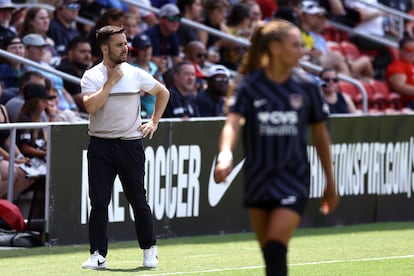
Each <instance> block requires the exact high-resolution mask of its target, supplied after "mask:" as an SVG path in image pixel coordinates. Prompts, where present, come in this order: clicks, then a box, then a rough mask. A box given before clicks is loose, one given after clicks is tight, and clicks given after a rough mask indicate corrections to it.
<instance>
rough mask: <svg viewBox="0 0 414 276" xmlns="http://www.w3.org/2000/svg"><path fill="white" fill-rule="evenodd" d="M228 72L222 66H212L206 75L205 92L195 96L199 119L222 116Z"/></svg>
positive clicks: (227, 86) (228, 80) (227, 84)
mask: <svg viewBox="0 0 414 276" xmlns="http://www.w3.org/2000/svg"><path fill="white" fill-rule="evenodd" d="M229 78H230V72H229V70H227V68H226V67H224V66H223V65H213V66H212V67H210V69H209V70H208V73H207V90H205V91H202V92H199V93H198V94H197V95H196V102H197V105H198V110H199V112H200V116H201V117H214V116H224V108H223V107H224V99H225V96H226V93H227V90H228V88H229V82H230V79H229Z"/></svg>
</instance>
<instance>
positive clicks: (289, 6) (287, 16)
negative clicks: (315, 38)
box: [273, 0, 302, 27]
mask: <svg viewBox="0 0 414 276" xmlns="http://www.w3.org/2000/svg"><path fill="white" fill-rule="evenodd" d="M301 2H302V0H277V6H278V7H277V9H276V11H275V13H274V14H273V18H280V19H284V20H287V21H289V22H291V23H293V24H295V25H296V26H298V27H300V26H301V22H300V14H301Z"/></svg>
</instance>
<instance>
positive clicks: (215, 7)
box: [198, 0, 231, 63]
mask: <svg viewBox="0 0 414 276" xmlns="http://www.w3.org/2000/svg"><path fill="white" fill-rule="evenodd" d="M230 8H231V5H230V4H229V2H228V1H227V0H206V1H205V2H204V11H205V12H204V13H205V18H204V22H203V24H204V25H206V26H208V27H211V28H213V29H216V30H218V31H221V32H224V33H227V34H230V30H229V27H228V26H227V24H226V16H227V14H228V12H229V10H230ZM198 35H199V36H200V39H201V41H202V42H203V43H204V45H205V46H206V48H207V50H208V55H209V56H208V60H209V61H211V62H213V63H218V62H219V61H220V53H219V49H220V47H221V43H223V41H225V40H224V39H221V38H220V37H218V36H216V35H212V34H209V33H207V32H206V31H203V30H198Z"/></svg>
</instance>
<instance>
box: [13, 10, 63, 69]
mask: <svg viewBox="0 0 414 276" xmlns="http://www.w3.org/2000/svg"><path fill="white" fill-rule="evenodd" d="M49 26H50V16H49V12H48V11H47V10H46V9H45V8H42V7H35V6H34V7H31V8H29V9H28V10H27V12H26V17H25V19H24V22H23V26H22V30H21V32H20V37H21V38H23V37H25V36H26V35H28V34H38V35H40V36H41V37H42V38H43V39H44V40H45V42H46V45H45V46H47V47H45V51H44V52H43V57H42V61H44V62H46V63H49V64H50V65H52V66H56V65H57V64H59V62H60V56H59V54H58V53H57V51H56V50H55V42H54V41H53V40H52V39H51V38H50V37H48V36H47V31H48V30H49Z"/></svg>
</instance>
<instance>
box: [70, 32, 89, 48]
mask: <svg viewBox="0 0 414 276" xmlns="http://www.w3.org/2000/svg"><path fill="white" fill-rule="evenodd" d="M81 43H89V40H88V39H87V38H86V37H82V36H77V37H74V38H73V39H72V40H70V41H69V43H68V48H67V51H71V50H75V49H76V47H78V44H81Z"/></svg>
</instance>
